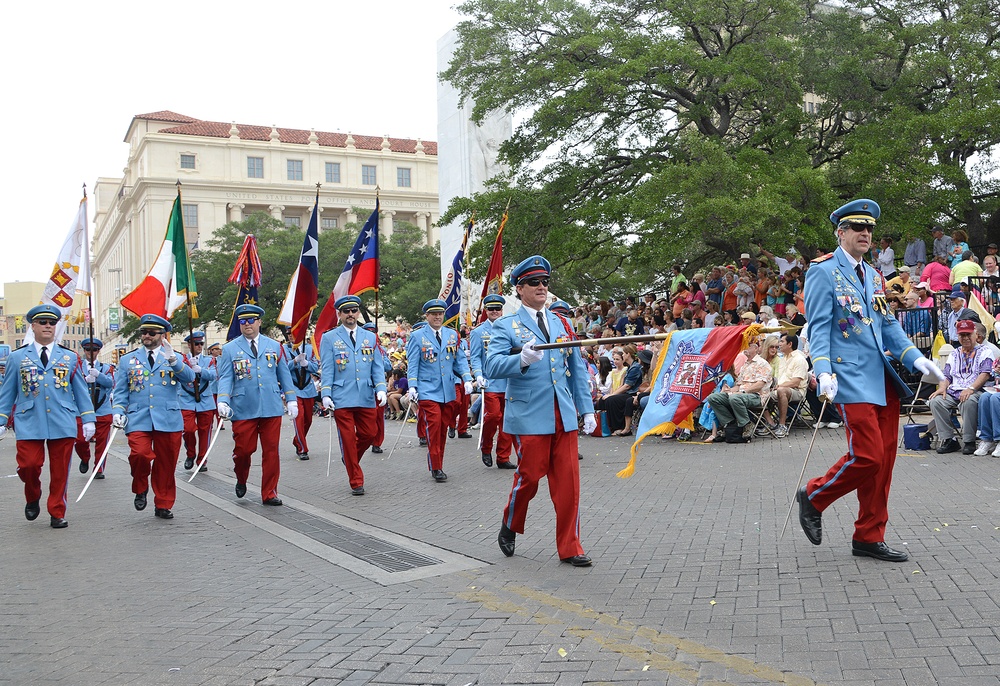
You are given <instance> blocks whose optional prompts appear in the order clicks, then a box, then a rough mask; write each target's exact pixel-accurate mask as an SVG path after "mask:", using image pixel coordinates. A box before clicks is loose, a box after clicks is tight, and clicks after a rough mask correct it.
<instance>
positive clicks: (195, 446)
mask: <svg viewBox="0 0 1000 686" xmlns="http://www.w3.org/2000/svg"><path fill="white" fill-rule="evenodd" d="M181 414H182V415H184V449H185V451H186V452H187V456H188V457H190V458H198V459H199V460H200V459H201V458H203V457H205V453H206V452H207V451H208V444H209V442H210V441H211V439H212V423H213V421H214V420H215V411H214V410H205V411H204V412H195V411H194V410H181Z"/></svg>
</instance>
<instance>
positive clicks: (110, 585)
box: [0, 419, 1000, 686]
mask: <svg viewBox="0 0 1000 686" xmlns="http://www.w3.org/2000/svg"><path fill="white" fill-rule="evenodd" d="M401 426H402V425H401V424H400V423H398V422H389V423H388V425H387V428H386V433H387V438H386V443H385V446H384V448H385V450H386V452H385V453H384V454H383V455H381V456H379V455H372V454H368V455H367V456H366V457H365V458H364V460H363V462H362V467H363V468H364V469H365V473H366V481H365V488H366V490H367V494H366V495H365V496H363V497H360V498H359V497H352V496H351V495H350V488H349V486H348V483H347V477H346V474H345V472H344V468H343V466H342V465H341V463H340V459H339V453H338V451H337V447H336V437H334V442H335V445H334V456H333V465H332V469H331V475H330V477H329V478H327V477H326V467H327V464H326V455H327V447H328V435H329V434H328V432H327V431H328V425H327V424H326V422H325V420H321V419H320V420H317V422H316V423H315V424H314V425H313V429H312V432H311V434H310V439H309V442H310V446H311V455H312V459H311V460H309V461H307V462H300V461H297V460H295V458H294V451H293V449H292V447H291V443H290V440H291V436H292V431H291V426H290V424H289V423H288V421H287V420H286V422H285V426H284V427H283V431H282V435H283V445H282V476H281V482H280V488H279V491H280V495H281V497H282V498H283V499H284V500H285V503H286V506H285V507H283V508H265V507H263V506H262V505H261V504H260V498H259V490H258V489H257V488H255V487H256V486H257V485H259V475H260V472H259V460H258V461H256V462H255V466H254V469H253V470H252V472H251V486H250V488H249V491H248V494H247V497H246V498H245V499H243V500H237V499H236V497H235V495H234V494H233V491H232V485H233V483H234V480H233V478H232V464H231V460H229V458H228V454H229V450H230V449H231V445H232V442H231V437H230V436H229V435H224V436H222V437H221V438H220V441H219V445H218V446H217V448H216V451H215V452H214V454H213V455H212V457H211V459H210V461H209V467H210V471H209V472H208V473H207V474H202V475H199V476H198V477H196V479H195V480H194V483H193V484H191V485H187V483H186V479H187V476H182V475H184V474H186V473H185V472H183V470H181V469H179V470H178V477H179V482H180V481H182V480H183V485H182V486H180V490H179V493H178V500H177V505H176V507H175V508H174V514H175V516H176V518H175V519H174V520H172V521H162V520H158V519H155V518H154V517H153V512H152V509H153V508H152V503H151V504H150V506H149V508H148V509H147V510H146V511H144V512H141V513H140V512H136V511H135V510H134V509H133V507H132V495H131V493H130V488H129V481H130V479H129V477H128V465H127V463H126V462H125V461H124V457H125V450H126V448H125V442H124V440H123V437H121V436H120V437H119V438H118V440H117V442H116V445H115V447H114V449H113V456H112V457H113V459H112V460H111V462H110V465H109V468H108V477H107V479H105V480H104V481H98V482H95V483H94V484H93V486H92V487H91V490H90V492H88V494H87V496H86V497H85V498H84V499H83V501H82V502H80V503H79V504H76V503H74V502H73V501H74V500H75V499H76V496H77V495H78V494H79V492H80V489H81V488H82V487H83V484H84V483H85V479H86V476H85V475H81V474H80V473H79V472H78V471H77V464H78V461H77V460H76V459H75V458H74V461H73V466H72V471H71V475H70V494H69V495H70V497H69V501H70V502H69V508H68V513H67V519H68V520H69V523H70V524H69V528H68V529H65V530H61V531H57V530H53V529H51V528H49V526H48V519H47V517H46V513H45V512H44V511H43V513H42V516H40V517H39V519H38V520H37V521H35V522H27V521H25V519H24V516H23V513H22V512H23V507H24V499H23V491H22V485H21V482H20V481H19V480H18V479H17V477H16V476H12V475H13V474H14V470H15V462H14V440H13V438H12V437H10V438H8V439H7V440H4V441H3V442H2V443H0V541H2V542H3V545H4V547H5V549H6V550H5V551H4V552H5V554H4V555H3V556H2V559H0V589H2V601H3V619H4V621H3V625H2V627H0V684H72V685H77V684H80V685H86V684H171V685H174V684H176V685H188V684H191V685H209V684H212V685H215V684H218V685H222V684H247V685H249V684H260V685H261V686H266V685H274V686H277V685H289V686H291V685H307V684H308V685H314V686H321V685H327V684H366V683H368V684H455V685H458V686H461V685H464V684H598V683H615V684H671V685H674V684H721V683H725V684H781V683H784V684H801V685H806V684H814V683H815V684H857V685H861V684H878V685H879V686H883V685H889V684H906V685H908V686H915V685H921V684H928V685H930V684H949V685H951V684H957V685H961V686H966V685H969V686H973V685H978V684H994V685H1000V639H998V633H997V629H996V627H997V626H998V625H1000V607H998V602H1000V581H998V573H1000V559H998V555H1000V552H998V551H1000V546H998V534H1000V514H998V502H1000V460H997V459H993V458H988V457H987V458H972V457H964V456H961V455H957V454H953V455H946V456H938V455H936V454H934V453H931V452H927V453H911V452H907V451H901V452H900V456H899V459H898V462H897V466H896V471H895V479H894V484H893V490H892V496H891V499H890V514H891V516H892V520H891V521H890V523H889V528H888V531H887V542H888V543H889V544H890V545H893V546H894V547H896V546H899V547H903V548H904V549H905V550H908V551H909V553H910V555H911V559H910V561H909V562H906V563H903V564H890V563H885V562H878V561H875V560H871V559H866V558H856V557H853V556H852V555H851V551H850V539H851V531H852V524H853V519H854V516H855V514H856V508H857V501H856V499H854V498H853V497H852V498H846V499H844V500H842V501H840V502H838V503H836V504H835V505H834V506H833V507H832V508H830V509H829V510H828V511H827V512H826V513H825V515H824V536H823V538H824V542H823V545H822V546H819V547H815V546H812V545H810V544H809V542H808V541H807V540H806V539H805V536H804V535H803V534H802V532H801V530H800V529H799V527H798V523H797V518H796V515H795V513H794V512H793V514H792V521H791V523H790V524H789V526H788V530H787V531H786V533H785V536H784V538H783V540H781V541H780V542H779V540H778V534H779V532H780V530H781V525H782V522H783V521H784V517H785V513H786V512H787V510H788V505H789V501H790V497H791V494H792V490H793V486H794V483H795V479H796V477H797V476H798V473H799V469H800V468H801V465H802V458H803V456H804V453H805V450H806V448H807V447H808V444H809V438H810V432H807V431H805V430H801V429H799V430H796V431H793V432H792V434H791V435H790V436H789V437H787V438H785V439H781V440H776V439H770V438H765V439H756V440H755V441H754V442H753V443H752V444H750V445H747V446H727V445H724V444H720V445H706V444H697V443H686V444H685V443H678V442H676V441H661V440H659V439H657V438H651V439H649V440H648V441H647V443H646V444H645V445H644V446H643V448H642V450H641V451H640V454H639V462H638V466H637V471H636V475H635V476H634V477H633V478H631V479H618V478H616V476H615V473H616V472H617V471H618V470H619V469H621V468H622V467H624V466H625V464H626V462H627V460H628V448H629V443H628V442H627V441H628V440H630V439H620V438H606V439H594V438H589V437H587V438H581V440H580V447H581V453H582V455H583V460H582V462H581V463H580V464H581V481H582V487H581V490H582V509H581V522H580V527H581V537H582V540H583V543H584V547H585V548H586V549H587V552H588V553H589V554H590V555H591V556H592V557H593V558H594V560H595V565H594V566H593V567H592V568H589V569H574V568H571V567H569V566H568V565H565V564H562V563H560V562H559V560H558V558H557V556H556V552H555V540H554V538H555V535H554V517H553V512H552V506H551V503H550V501H549V500H548V497H547V493H546V490H545V488H544V486H543V487H542V488H541V489H540V490H539V494H538V496H537V497H536V498H535V501H534V502H533V503H532V505H531V508H530V510H529V515H528V523H527V531H526V533H525V534H524V535H523V536H519V537H518V540H517V554H516V555H515V556H514V557H513V558H509V559H508V558H505V557H503V555H502V554H501V553H500V551H499V550H498V548H497V545H496V533H497V529H498V527H499V521H500V515H501V510H502V508H503V506H504V504H505V499H506V496H507V494H508V492H509V489H510V485H511V479H512V475H513V472H510V471H501V470H497V469H496V468H493V469H487V468H486V467H484V466H483V465H482V463H481V462H480V460H479V455H478V450H477V445H476V443H477V441H476V440H461V439H454V440H450V441H449V442H448V447H447V451H446V457H445V465H444V468H445V471H446V472H447V473H448V476H449V480H448V482H447V483H445V484H436V483H434V481H433V480H432V479H431V477H430V475H429V473H428V471H427V467H426V457H425V454H424V453H423V452H422V451H421V450H420V449H418V448H417V447H416V438H415V436H414V425H413V424H408V425H405V426H402V430H403V438H402V440H401V441H400V446H399V448H397V450H396V451H395V453H393V454H392V455H391V457H390V456H389V451H390V449H391V447H392V444H393V442H394V440H395V437H396V435H397V433H398V432H399V431H400V428H401ZM474 435H475V436H476V438H477V439H478V433H476V432H474ZM844 445H845V442H844V436H843V433H842V430H839V431H838V430H831V429H822V430H821V431H820V433H819V438H818V439H817V441H816V447H815V449H814V451H813V455H812V457H811V458H810V466H809V468H808V469H807V470H806V474H807V477H810V476H815V475H817V474H819V473H821V472H822V471H824V470H825V469H826V468H827V466H829V465H830V464H831V463H832V462H833V461H835V460H836V459H837V458H838V457H839V455H840V454H841V453H842V452H843V450H844ZM181 462H183V457H182V458H181ZM43 481H44V484H45V487H46V488H47V475H46V476H45V477H44V480H43Z"/></svg>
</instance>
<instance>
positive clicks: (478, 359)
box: [469, 294, 514, 469]
mask: <svg viewBox="0 0 1000 686" xmlns="http://www.w3.org/2000/svg"><path fill="white" fill-rule="evenodd" d="M504 302H505V301H504V299H503V296H502V295H496V294H490V295H487V296H486V297H485V298H483V311H484V312H486V321H485V322H483V323H482V324H480V325H479V326H477V327H476V328H474V329H473V330H472V333H471V334H469V350H470V352H471V354H472V376H473V377H475V379H476V383H477V384H479V389H480V391H482V394H483V421H482V431H481V432H480V434H479V453H480V456H481V457H482V460H483V464H484V465H486V466H487V467H492V466H493V436H494V435H495V436H496V437H497V468H498V469H514V463H512V462H511V461H510V451H511V447H512V446H513V444H514V437H513V436H511V435H510V434H509V433H507V432H506V431H504V430H503V411H504V393H506V392H507V380H506V379H503V378H498V379H488V378H486V374H485V367H486V353H487V351H488V350H489V347H490V341H491V340H492V337H493V323H494V322H495V321H496V320H498V319H500V317H502V316H503V306H504Z"/></svg>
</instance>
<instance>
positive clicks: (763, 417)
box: [747, 395, 778, 443]
mask: <svg viewBox="0 0 1000 686" xmlns="http://www.w3.org/2000/svg"><path fill="white" fill-rule="evenodd" d="M770 405H771V399H770V398H769V397H768V396H767V395H765V396H764V404H763V405H761V408H760V410H752V409H750V408H749V407H748V408H747V414H749V415H750V418H751V419H752V420H753V431H751V432H750V437H749V440H748V441H747V443H750V442H751V441H753V439H755V438H758V437H759V438H763V436H758V435H757V431H758V430H759V429H760V428H761V427H764V431H765V433H764V435H767V434H770V435H771V438H777V437H778V436H777V435H776V434H775V433H774V429H772V428H771V424H770V422H768V421H767V416H768V415H769V414H770V413H771V410H770V409H769V406H770Z"/></svg>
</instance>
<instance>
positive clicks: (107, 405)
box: [83, 360, 115, 417]
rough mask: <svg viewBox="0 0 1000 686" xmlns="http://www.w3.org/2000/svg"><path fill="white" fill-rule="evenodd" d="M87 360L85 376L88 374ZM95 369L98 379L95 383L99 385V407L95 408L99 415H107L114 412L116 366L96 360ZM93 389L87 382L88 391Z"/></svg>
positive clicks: (84, 362)
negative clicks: (112, 403) (112, 397)
mask: <svg viewBox="0 0 1000 686" xmlns="http://www.w3.org/2000/svg"><path fill="white" fill-rule="evenodd" d="M87 365H88V363H87V361H86V360H84V361H83V373H84V376H86V374H87ZM94 369H96V370H97V381H95V382H94V385H95V386H96V387H97V407H96V408H94V410H95V414H96V415H97V416H98V417H107V416H108V415H109V414H114V409H113V408H112V407H111V389H113V388H114V387H115V367H114V365H110V364H104V363H103V362H100V361H98V362H95V363H94ZM90 390H91V388H90V384H87V392H88V393H89V392H90ZM90 399H91V401H93V399H94V394H91V396H90Z"/></svg>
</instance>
